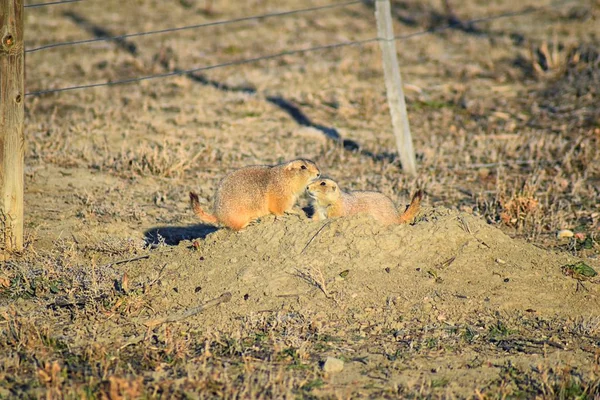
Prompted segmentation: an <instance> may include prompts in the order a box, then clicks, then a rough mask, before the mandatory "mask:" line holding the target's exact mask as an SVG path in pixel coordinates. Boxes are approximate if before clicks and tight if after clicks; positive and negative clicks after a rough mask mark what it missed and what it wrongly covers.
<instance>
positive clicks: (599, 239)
mask: <svg viewBox="0 0 600 400" xmlns="http://www.w3.org/2000/svg"><path fill="white" fill-rule="evenodd" d="M323 4H333V3H325V2H319V1H312V0H299V1H296V2H285V4H284V2H263V1H248V2H234V1H222V2H214V3H213V2H210V1H207V2H205V1H200V0H179V1H147V0H136V1H130V2H120V1H115V0H109V1H96V0H86V1H81V2H75V3H69V4H61V5H54V6H46V7H40V8H27V9H26V12H25V32H26V48H27V49H29V50H34V49H36V48H39V47H43V46H47V45H51V44H52V43H57V42H70V41H78V40H83V39H89V38H105V37H107V36H114V35H122V34H127V33H136V32H147V31H152V30H161V29H167V28H173V27H182V26H187V25H195V24H202V23H209V22H217V21H222V20H229V19H236V18H242V17H247V16H252V15H260V14H267V13H273V12H280V11H286V10H294V9H302V8H308V7H316V6H320V5H323ZM392 5H393V14H394V18H395V23H396V25H395V32H396V34H398V35H403V36H409V35H411V34H414V35H413V36H410V37H407V38H404V39H400V40H398V41H397V48H398V55H399V59H400V64H401V71H402V74H403V80H404V85H405V91H406V96H407V107H408V113H409V117H410V123H411V129H412V133H413V137H414V141H415V150H416V153H417V160H418V169H419V173H418V175H417V176H416V177H414V178H413V177H409V176H407V175H406V174H404V173H403V171H402V168H401V165H400V163H399V161H398V159H397V157H396V145H395V141H394V137H393V134H392V127H391V121H390V115H389V110H388V106H387V100H386V96H385V85H384V80H383V70H382V66H381V62H380V59H381V57H380V51H379V46H378V44H377V42H375V41H372V42H369V43H364V44H362V45H348V46H340V47H335V48H328V49H321V50H315V51H306V52H305V51H302V52H295V51H294V50H299V49H306V48H310V47H317V46H325V45H330V44H335V43H342V42H352V41H364V40H368V39H371V38H374V37H376V25H375V19H374V8H373V7H374V4H373V2H368V1H367V2H356V3H354V4H349V5H347V6H345V7H338V8H330V9H320V10H315V11H312V12H304V13H296V14H293V15H282V16H277V17H265V18H259V19H248V20H244V21H239V22H236V23H231V24H215V25H212V26H207V27H204V28H197V29H186V30H178V31H174V32H166V33H162V34H153V35H143V36H135V37H126V38H123V37H121V38H118V39H113V40H104V41H97V42H92V43H83V44H76V45H69V46H59V47H53V48H46V49H40V50H35V51H29V52H28V53H27V54H26V88H27V92H29V93H34V92H39V91H44V90H48V89H59V88H65V87H71V86H78V85H88V84H94V83H103V82H116V81H120V80H125V79H129V78H135V77H145V76H153V75H161V74H170V73H173V72H176V71H180V72H181V71H186V70H191V69H195V68H199V67H203V66H210V65H216V64H223V63H232V64H234V65H229V66H222V67H219V68H213V69H209V70H197V71H194V72H190V73H184V72H181V73H180V74H178V75H175V76H169V77H160V78H154V79H145V80H142V81H138V82H134V83H130V84H125V85H110V86H102V87H93V88H80V89H74V90H67V91H60V92H55V93H46V94H39V93H38V94H33V95H29V96H27V98H26V99H27V102H26V122H25V136H26V160H25V161H26V177H25V212H26V217H25V225H26V226H25V228H26V248H25V250H24V251H23V252H22V253H19V254H11V255H10V257H9V258H8V259H7V260H6V261H4V262H3V264H2V268H1V269H0V354H2V357H0V398H15V397H18V398H42V397H46V398H106V399H125V398H128V399H132V398H479V399H484V398H485V399H493V398H506V397H509V398H544V399H551V398H564V399H567V398H569V399H570V398H579V399H600V285H599V283H600V278H599V277H598V275H595V276H593V275H594V274H593V273H592V272H590V271H597V272H600V259H599V256H600V151H599V146H600V106H599V104H600V102H599V100H600V96H599V92H600V43H599V37H598V33H599V32H600V22H599V21H598V19H599V18H600V3H598V1H562V2H549V1H545V0H544V1H531V0H524V1H521V2H516V1H506V0H504V1H502V0H501V1H497V2H493V3H491V4H488V2H481V1H465V2H449V4H448V3H447V2H443V1H416V0H415V1H413V0H408V1H392ZM488 17H494V18H488ZM471 20H478V21H477V22H469V21H471ZM419 32H420V33H419ZM285 52H287V54H282V55H280V56H278V57H273V58H269V59H266V60H261V61H255V62H249V63H238V61H239V60H244V59H250V58H255V57H259V56H265V55H272V54H279V53H285ZM297 157H305V158H309V159H312V160H313V161H315V162H316V163H317V165H319V167H320V169H321V171H322V172H323V173H324V174H326V175H328V176H331V177H334V178H335V179H336V180H337V181H338V182H339V183H340V185H341V187H343V188H345V189H348V190H378V191H381V192H383V193H385V194H386V195H388V196H390V197H391V198H392V199H393V200H394V201H395V202H396V203H397V204H398V205H400V206H403V205H405V204H407V202H408V200H409V199H410V195H411V193H413V192H414V191H415V190H416V189H417V188H421V189H423V190H424V192H425V194H426V196H425V200H424V206H423V209H422V211H421V212H420V214H419V216H418V217H417V219H416V221H415V222H414V224H410V225H397V226H389V227H386V226H382V225H380V224H378V223H377V222H376V221H374V220H371V219H370V218H368V217H366V216H356V217H351V218H338V219H331V220H327V221H314V220H311V219H309V217H308V216H307V215H306V213H305V212H308V213H310V210H309V207H308V199H307V198H305V197H303V198H301V200H300V202H299V204H298V205H297V207H296V208H297V211H298V214H297V215H285V216H284V217H279V218H275V217H272V216H271V217H265V218H261V219H260V220H259V221H256V222H254V223H253V224H251V225H250V226H248V227H247V228H246V229H244V230H242V231H240V232H233V231H230V230H227V229H217V228H216V227H212V226H208V225H203V224H200V223H199V221H198V220H197V219H196V217H195V216H194V214H193V213H192V212H191V210H190V207H189V203H188V201H189V200H188V193H189V192H190V191H191V190H193V191H196V192H198V193H199V195H200V200H201V202H202V203H203V206H204V207H207V208H208V207H209V206H210V204H212V200H213V198H214V193H215V189H216V187H217V185H218V183H219V181H220V179H221V178H222V177H223V176H224V175H225V174H227V173H228V172H231V171H233V170H235V169H236V168H239V167H242V166H246V165H254V164H274V163H278V162H281V161H284V160H290V159H293V158H297ZM560 230H569V232H570V233H568V234H567V235H563V236H564V237H562V238H558V237H557V232H559V231H560Z"/></svg>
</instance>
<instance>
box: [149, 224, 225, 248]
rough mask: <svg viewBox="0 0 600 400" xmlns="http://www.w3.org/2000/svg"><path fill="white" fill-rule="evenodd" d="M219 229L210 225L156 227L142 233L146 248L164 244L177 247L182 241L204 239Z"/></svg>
mask: <svg viewBox="0 0 600 400" xmlns="http://www.w3.org/2000/svg"><path fill="white" fill-rule="evenodd" d="M217 230H219V228H217V227H215V226H212V225H204V224H199V225H188V226H157V227H155V228H150V229H148V230H147V231H146V232H144V241H145V242H146V245H147V246H157V245H160V244H163V243H164V244H166V245H169V246H177V245H178V244H179V243H180V242H181V241H182V240H194V239H205V238H206V236H208V235H210V234H211V233H213V232H216V231H217Z"/></svg>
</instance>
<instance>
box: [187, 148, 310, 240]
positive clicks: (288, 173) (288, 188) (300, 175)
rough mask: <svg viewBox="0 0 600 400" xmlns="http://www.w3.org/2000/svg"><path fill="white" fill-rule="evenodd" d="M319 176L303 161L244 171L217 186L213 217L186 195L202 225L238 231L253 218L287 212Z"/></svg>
mask: <svg viewBox="0 0 600 400" xmlns="http://www.w3.org/2000/svg"><path fill="white" fill-rule="evenodd" d="M320 175H321V174H320V172H319V169H318V168H317V166H316V165H315V163H313V162H312V161H310V160H305V159H298V160H293V161H289V162H286V163H283V164H278V165H274V166H270V165H256V166H251V167H245V168H241V169H238V170H237V171H234V172H232V173H230V174H229V175H227V176H226V177H225V178H223V180H222V181H221V183H219V187H218V188H217V193H216V195H215V202H214V206H213V214H209V213H207V212H205V211H204V210H203V209H202V207H201V206H200V203H199V201H198V196H197V195H196V194H195V193H193V192H190V201H191V204H192V209H193V210H194V213H195V214H196V215H197V216H198V218H200V219H201V220H202V221H203V222H206V223H209V224H219V225H223V226H226V227H228V228H231V229H233V230H236V231H238V230H240V229H243V228H244V227H246V226H247V225H248V224H249V223H250V222H251V221H253V220H255V219H256V218H260V217H262V216H265V215H268V214H275V215H283V214H284V213H285V212H289V211H290V210H291V209H292V207H293V206H294V204H295V203H296V199H297V198H298V195H300V194H301V193H302V192H303V191H304V189H305V188H306V185H307V184H308V183H309V182H310V181H312V180H313V179H316V178H318V177H319V176H320Z"/></svg>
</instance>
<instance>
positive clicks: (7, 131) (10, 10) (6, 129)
mask: <svg viewBox="0 0 600 400" xmlns="http://www.w3.org/2000/svg"><path fill="white" fill-rule="evenodd" d="M0 40H1V43H0V235H1V238H0V259H2V258H4V257H5V256H6V253H7V252H11V251H19V250H22V249H23V179H24V178H23V164H24V151H25V149H24V138H23V120H24V102H25V92H24V88H25V85H24V64H25V60H24V58H25V57H24V56H25V53H24V46H23V0H0Z"/></svg>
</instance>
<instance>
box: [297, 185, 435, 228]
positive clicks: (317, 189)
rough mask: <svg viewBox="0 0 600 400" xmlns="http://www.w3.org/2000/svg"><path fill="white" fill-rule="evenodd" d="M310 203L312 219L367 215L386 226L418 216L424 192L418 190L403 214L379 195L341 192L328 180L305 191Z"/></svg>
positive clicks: (366, 192)
mask: <svg viewBox="0 0 600 400" xmlns="http://www.w3.org/2000/svg"><path fill="white" fill-rule="evenodd" d="M306 190H307V191H308V195H309V196H310V197H312V199H313V207H314V210H315V214H314V216H313V218H315V219H319V220H320V219H325V218H333V217H346V216H349V215H354V214H368V215H370V216H372V217H373V218H375V219H377V220H378V221H380V222H382V223H384V224H385V225H390V224H402V223H409V222H412V220H413V219H414V218H415V217H416V216H417V214H418V212H419V210H420V208H421V200H422V198H423V192H422V191H421V190H418V191H417V192H416V193H415V194H414V195H413V197H412V200H411V202H410V205H409V206H408V208H407V209H406V211H404V212H403V213H400V212H398V209H397V208H396V206H395V205H394V203H393V202H392V200H390V198H389V197H387V196H386V195H384V194H383V193H379V192H368V191H353V192H344V191H342V190H340V188H339V186H338V184H337V183H336V182H335V181H333V180H331V179H318V180H315V181H314V182H312V183H310V184H309V185H308V187H307V188H306Z"/></svg>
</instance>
